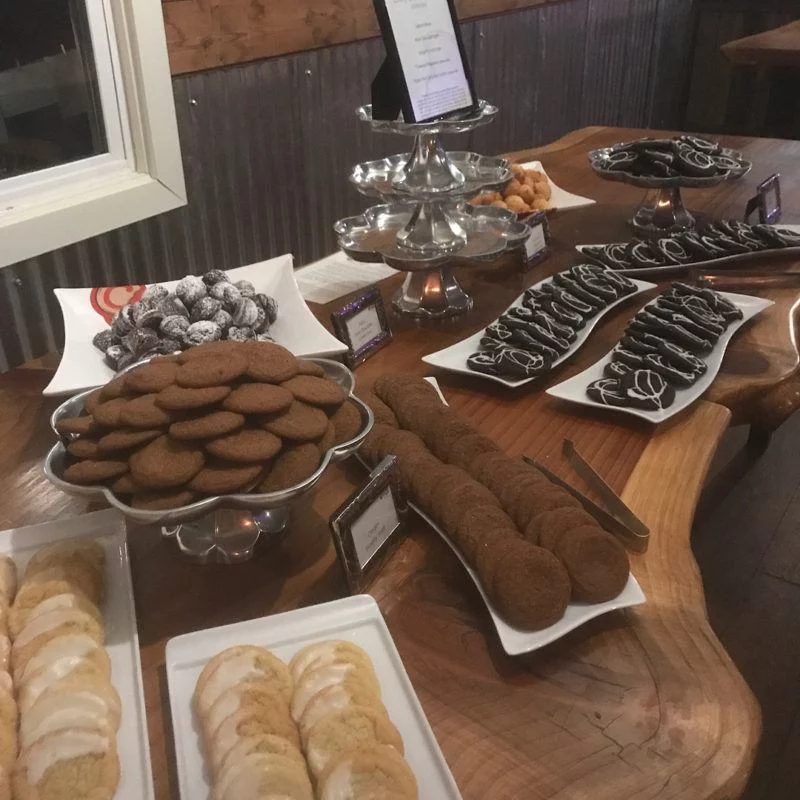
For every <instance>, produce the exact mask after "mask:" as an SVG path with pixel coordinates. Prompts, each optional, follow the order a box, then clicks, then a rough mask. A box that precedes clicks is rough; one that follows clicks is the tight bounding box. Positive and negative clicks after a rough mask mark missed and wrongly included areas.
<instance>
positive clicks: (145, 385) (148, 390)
mask: <svg viewBox="0 0 800 800" xmlns="http://www.w3.org/2000/svg"><path fill="white" fill-rule="evenodd" d="M177 372H178V364H176V363H175V362H174V361H162V360H161V359H156V360H155V361H151V362H149V363H148V364H145V365H144V366H142V367H137V368H136V369H134V370H131V371H130V372H127V373H126V374H125V387H126V388H127V389H132V390H133V391H135V392H140V393H141V394H152V393H153V392H160V391H161V390H162V389H166V388H167V386H171V385H172V384H173V383H175V373H177Z"/></svg>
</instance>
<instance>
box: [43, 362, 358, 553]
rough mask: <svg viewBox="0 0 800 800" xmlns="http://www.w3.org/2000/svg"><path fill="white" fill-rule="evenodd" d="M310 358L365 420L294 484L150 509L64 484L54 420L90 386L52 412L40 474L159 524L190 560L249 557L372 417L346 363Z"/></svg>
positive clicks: (274, 538)
mask: <svg viewBox="0 0 800 800" xmlns="http://www.w3.org/2000/svg"><path fill="white" fill-rule="evenodd" d="M148 360H149V359H148ZM309 360H310V361H313V362H314V363H316V364H319V365H320V366H321V367H322V368H323V369H324V370H325V374H326V375H327V376H328V377H329V378H332V379H333V380H335V381H336V382H337V383H338V384H339V385H340V386H341V387H342V388H343V389H344V390H345V392H346V393H347V395H348V397H349V399H350V400H352V401H353V403H354V404H355V405H356V406H357V408H358V410H359V412H360V413H361V420H362V423H363V424H362V427H361V431H360V432H359V433H358V434H357V435H356V436H354V437H353V438H352V439H350V440H349V441H347V442H343V443H342V444H340V445H337V446H336V447H333V448H331V449H330V450H328V451H327V452H326V453H325V454H324V455H323V457H322V461H321V462H320V465H319V467H317V469H316V471H315V472H314V473H313V474H312V475H310V476H309V477H308V478H306V480H304V481H303V482H302V483H300V484H298V485H297V486H293V487H291V488H289V489H285V490H284V491H282V492H272V493H270V494H230V495H220V496H218V497H206V498H204V499H203V500H198V501H197V502H196V503H192V504H191V505H188V506H183V507H182V508H176V509H169V510H166V511H148V510H145V509H141V508H132V507H131V506H129V505H126V504H125V503H123V502H122V501H121V500H119V498H117V497H116V496H115V495H114V494H112V493H111V492H110V491H109V489H107V488H106V487H104V486H78V485H76V484H73V483H68V482H67V481H65V480H64V479H63V477H61V476H62V475H63V474H64V469H65V467H66V464H67V458H68V456H67V451H66V445H67V444H68V443H69V439H68V438H65V437H63V436H61V435H60V434H59V433H58V432H57V431H56V429H55V425H56V423H57V422H58V421H59V420H61V419H62V418H65V417H75V416H78V415H79V414H80V413H81V411H83V407H84V401H85V400H86V397H87V396H88V395H89V394H91V393H92V391H94V390H93V389H92V390H89V391H86V392H82V393H81V394H78V395H76V396H75V397H72V398H70V399H69V400H67V401H66V402H64V403H62V404H61V405H60V406H59V407H58V408H57V409H56V410H55V411H54V412H53V416H52V417H51V419H50V425H51V427H52V429H53V431H54V433H55V434H56V436H58V437H59V441H58V443H57V444H56V445H54V446H53V448H52V449H51V450H50V452H49V453H48V454H47V457H46V458H45V462H44V473H45V475H46V476H47V478H48V480H50V481H51V482H52V483H53V484H54V485H55V486H57V487H58V488H59V489H61V490H62V491H63V492H66V493H67V494H71V495H76V496H79V497H89V498H93V499H105V500H106V501H107V502H108V503H109V504H110V505H112V506H113V507H114V508H116V509H118V510H119V511H121V512H122V513H123V514H124V515H125V516H126V517H127V518H128V519H131V520H134V521H135V522H138V523H140V524H143V525H160V526H161V533H162V535H163V537H164V538H165V539H168V540H170V541H173V542H175V544H176V546H177V547H178V549H179V551H180V552H181V553H183V554H184V555H185V556H187V557H188V558H190V559H192V560H193V561H197V562H199V563H203V564H205V563H212V562H217V563H224V564H234V563H238V562H241V561H247V560H249V559H251V558H252V557H253V556H254V555H255V553H256V551H257V550H261V549H263V548H265V547H266V546H268V545H271V544H275V543H277V542H278V541H280V539H282V538H283V536H284V534H285V533H286V529H287V526H288V524H289V519H290V514H291V509H292V506H294V505H296V504H297V503H299V502H302V501H303V500H304V499H305V498H306V497H307V496H308V494H309V493H310V492H311V490H312V489H313V488H314V486H315V485H316V484H317V483H318V482H319V480H320V478H322V476H323V474H324V473H325V470H326V469H327V468H328V465H329V464H332V463H334V462H336V461H342V460H343V459H345V458H347V457H348V456H350V455H352V454H353V453H355V452H356V450H358V448H359V446H360V445H361V443H362V442H363V441H364V439H365V437H366V436H367V434H368V433H369V431H370V430H371V428H372V425H373V422H374V417H373V414H372V411H371V410H370V409H369V407H368V406H367V405H365V404H364V403H362V402H361V400H359V399H358V398H357V397H356V396H355V395H354V394H353V389H354V387H355V378H354V377H353V373H352V372H350V370H349V369H347V367H345V366H344V365H343V364H339V363H338V362H336V361H329V360H327V359H323V358H312V359H309ZM137 366H140V365H139V364H135V365H133V366H131V367H130V368H129V369H134V368H135V367H137ZM127 371H128V370H125V372H127ZM120 374H122V373H120Z"/></svg>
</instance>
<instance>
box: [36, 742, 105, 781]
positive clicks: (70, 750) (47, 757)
mask: <svg viewBox="0 0 800 800" xmlns="http://www.w3.org/2000/svg"><path fill="white" fill-rule="evenodd" d="M109 748H110V741H109V738H108V736H103V735H102V734H99V733H95V732H94V731H84V730H70V731H64V732H60V733H54V734H51V735H50V736H48V737H46V738H45V739H40V740H39V741H38V742H36V743H35V744H34V745H33V746H32V747H31V748H30V749H29V750H28V751H27V752H26V753H25V754H24V755H23V762H24V764H25V767H26V769H27V773H28V774H27V778H28V783H30V784H37V783H39V781H40V780H41V779H42V778H43V777H44V774H45V772H47V770H48V769H50V767H52V766H55V765H56V764H58V763H59V762H60V761H71V760H72V759H74V758H82V757H83V756H88V755H95V754H97V755H102V754H104V753H107V752H108V750H109Z"/></svg>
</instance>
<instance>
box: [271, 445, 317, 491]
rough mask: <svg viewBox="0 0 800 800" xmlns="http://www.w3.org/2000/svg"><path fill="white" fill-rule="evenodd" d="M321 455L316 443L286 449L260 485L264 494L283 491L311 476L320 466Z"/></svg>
mask: <svg viewBox="0 0 800 800" xmlns="http://www.w3.org/2000/svg"><path fill="white" fill-rule="evenodd" d="M320 459H321V456H320V452H319V448H318V447H317V446H316V445H315V444H310V443H306V444H300V445H298V446H297V447H291V448H289V449H288V450H284V451H283V452H282V453H281V454H280V455H279V456H278V457H277V458H276V459H275V463H274V464H273V465H272V469H271V470H270V471H269V475H267V477H266V479H265V480H264V481H263V482H262V483H261V485H260V486H259V487H258V491H259V492H260V493H262V494H269V493H270V492H282V491H283V490H284V489H290V488H291V487H292V486H297V485H298V484H299V483H302V482H303V481H304V480H305V479H306V478H309V477H310V476H311V475H312V474H313V473H314V472H315V471H316V469H317V467H318V466H319V462H320Z"/></svg>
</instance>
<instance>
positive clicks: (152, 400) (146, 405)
mask: <svg viewBox="0 0 800 800" xmlns="http://www.w3.org/2000/svg"><path fill="white" fill-rule="evenodd" d="M157 397H158V395H157V394H143V395H141V396H140V397H134V398H133V399H131V400H127V401H123V402H125V405H124V406H123V407H122V409H120V412H119V417H118V419H119V424H120V425H125V426H127V427H129V428H134V429H136V430H145V431H147V430H152V429H153V428H161V427H164V426H166V425H169V424H170V423H172V422H174V421H175V418H176V413H175V412H174V411H167V410H166V409H164V408H161V407H160V406H157V405H156V398H157ZM111 402H114V401H113V400H112V401H111Z"/></svg>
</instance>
